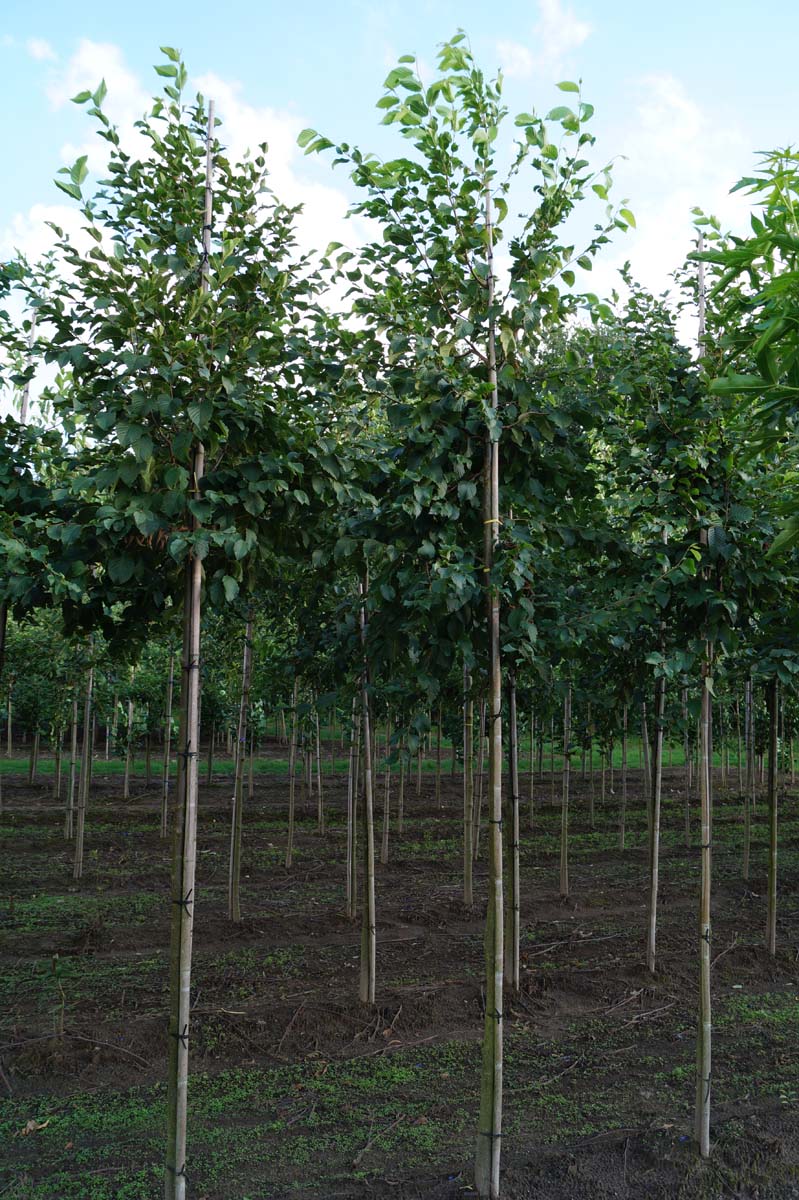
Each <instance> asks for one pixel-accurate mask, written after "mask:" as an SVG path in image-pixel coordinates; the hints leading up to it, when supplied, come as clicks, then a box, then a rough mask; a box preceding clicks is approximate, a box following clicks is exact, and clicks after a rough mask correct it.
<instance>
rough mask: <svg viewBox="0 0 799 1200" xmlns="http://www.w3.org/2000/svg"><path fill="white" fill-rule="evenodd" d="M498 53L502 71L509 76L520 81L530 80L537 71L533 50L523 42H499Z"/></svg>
mask: <svg viewBox="0 0 799 1200" xmlns="http://www.w3.org/2000/svg"><path fill="white" fill-rule="evenodd" d="M497 53H498V54H499V63H500V66H501V67H502V70H503V71H504V72H505V74H506V75H507V76H508V78H512V77H513V76H516V77H518V78H519V79H529V78H530V76H531V75H532V74H533V71H534V69H535V59H534V58H533V54H532V51H531V50H528V49H527V47H526V46H523V45H522V44H521V42H505V41H499V42H497Z"/></svg>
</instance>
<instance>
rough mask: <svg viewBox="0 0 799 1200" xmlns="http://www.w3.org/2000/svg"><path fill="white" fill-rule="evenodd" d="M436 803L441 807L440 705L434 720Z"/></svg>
mask: <svg viewBox="0 0 799 1200" xmlns="http://www.w3.org/2000/svg"><path fill="white" fill-rule="evenodd" d="M436 804H437V805H438V807H439V808H441V705H440V704H439V706H438V721H437V722H436Z"/></svg>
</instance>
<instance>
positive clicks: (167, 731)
mask: <svg viewBox="0 0 799 1200" xmlns="http://www.w3.org/2000/svg"><path fill="white" fill-rule="evenodd" d="M174 691H175V651H174V650H170V652H169V679H168V681H167V685H166V712H165V714H164V765H163V770H162V772H161V837H162V838H165V837H166V836H167V832H168V829H169V771H170V767H171V749H172V698H173V695H174Z"/></svg>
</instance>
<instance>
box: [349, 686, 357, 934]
mask: <svg viewBox="0 0 799 1200" xmlns="http://www.w3.org/2000/svg"><path fill="white" fill-rule="evenodd" d="M357 711H358V702H357V699H356V697H355V696H353V698H352V712H351V716H350V750H349V763H348V769H347V916H348V917H349V919H350V920H353V919H354V917H355V898H356V895H357V866H356V858H355V828H356V826H355V821H356V812H355V807H356V806H355V797H356V795H357V787H358V765H357V756H356V741H357V738H358V737H359V734H358V732H357V724H356V718H357Z"/></svg>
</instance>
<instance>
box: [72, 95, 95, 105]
mask: <svg viewBox="0 0 799 1200" xmlns="http://www.w3.org/2000/svg"><path fill="white" fill-rule="evenodd" d="M91 98H92V94H91V92H78V94H77V96H73V97H72V103H73V104H85V103H86V101H87V100H91Z"/></svg>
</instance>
